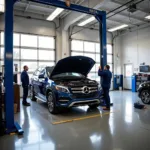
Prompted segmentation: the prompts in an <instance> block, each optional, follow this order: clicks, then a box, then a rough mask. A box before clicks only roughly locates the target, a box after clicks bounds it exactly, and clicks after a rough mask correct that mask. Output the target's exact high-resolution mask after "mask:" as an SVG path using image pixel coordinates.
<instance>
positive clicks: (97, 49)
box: [96, 43, 100, 53]
mask: <svg viewBox="0 0 150 150" xmlns="http://www.w3.org/2000/svg"><path fill="white" fill-rule="evenodd" d="M96 52H97V53H100V44H98V43H96Z"/></svg>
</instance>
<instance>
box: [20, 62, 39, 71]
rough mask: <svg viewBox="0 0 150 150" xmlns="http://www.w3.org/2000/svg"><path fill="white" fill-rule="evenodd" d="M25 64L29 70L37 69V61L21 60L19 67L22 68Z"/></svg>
mask: <svg viewBox="0 0 150 150" xmlns="http://www.w3.org/2000/svg"><path fill="white" fill-rule="evenodd" d="M25 65H27V66H28V67H29V72H34V71H35V70H36V69H37V62H34V61H33V62H29V61H22V62H21V69H23V67H24V66H25Z"/></svg>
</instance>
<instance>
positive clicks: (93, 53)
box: [71, 39, 114, 89]
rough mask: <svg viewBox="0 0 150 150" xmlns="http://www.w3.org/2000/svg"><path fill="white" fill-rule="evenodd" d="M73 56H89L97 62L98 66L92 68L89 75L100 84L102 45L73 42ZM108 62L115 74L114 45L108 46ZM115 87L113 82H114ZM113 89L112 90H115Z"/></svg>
mask: <svg viewBox="0 0 150 150" xmlns="http://www.w3.org/2000/svg"><path fill="white" fill-rule="evenodd" d="M71 56H87V57H90V58H92V59H94V60H95V62H96V64H95V66H94V67H93V68H92V70H91V72H90V73H89V74H88V77H89V78H90V79H93V80H96V81H98V82H100V77H99V76H98V73H97V72H98V68H99V66H100V44H99V43H96V42H91V41H83V40H75V39H72V41H71ZM107 61H108V65H110V68H111V71H112V72H113V67H114V66H113V51H112V45H111V44H107ZM112 87H113V81H112ZM112 87H111V89H113V88H112Z"/></svg>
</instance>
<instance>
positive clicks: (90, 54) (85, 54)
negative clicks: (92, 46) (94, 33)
mask: <svg viewBox="0 0 150 150" xmlns="http://www.w3.org/2000/svg"><path fill="white" fill-rule="evenodd" d="M84 56H86V57H90V58H92V59H94V60H95V54H92V53H84Z"/></svg>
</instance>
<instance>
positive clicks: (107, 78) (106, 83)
mask: <svg viewBox="0 0 150 150" xmlns="http://www.w3.org/2000/svg"><path fill="white" fill-rule="evenodd" d="M98 75H99V76H100V77H101V86H102V89H103V92H104V99H105V103H106V108H104V110H110V96H109V89H110V86H111V78H112V73H111V72H110V66H109V65H106V66H105V67H104V70H102V68H101V67H99V70H98Z"/></svg>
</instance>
